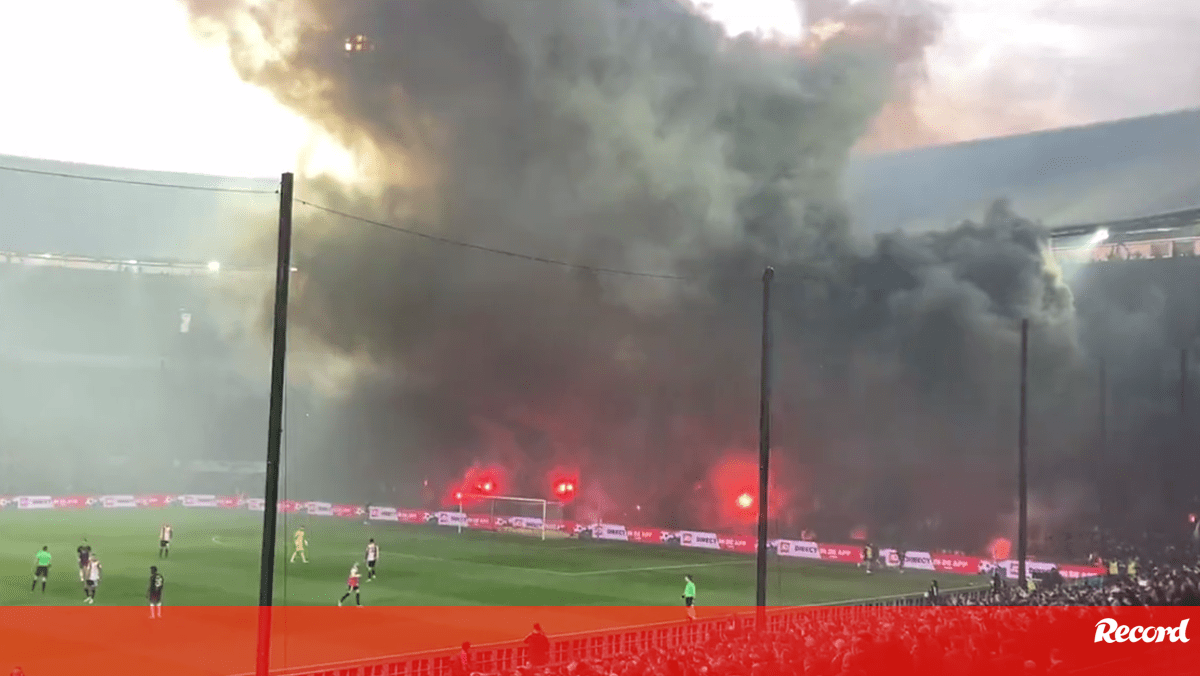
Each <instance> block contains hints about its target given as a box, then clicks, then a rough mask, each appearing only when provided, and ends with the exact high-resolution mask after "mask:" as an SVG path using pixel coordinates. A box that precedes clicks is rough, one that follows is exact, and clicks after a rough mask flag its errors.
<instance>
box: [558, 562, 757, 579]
mask: <svg viewBox="0 0 1200 676" xmlns="http://www.w3.org/2000/svg"><path fill="white" fill-rule="evenodd" d="M749 563H754V561H753V560H750V561H716V562H713V563H686V564H679V565H674V566H646V567H644V568H611V569H607V570H585V571H582V572H578V573H562V572H558V571H554V572H555V573H557V574H558V575H566V576H567V577H579V576H581V575H611V574H615V573H649V572H652V571H655V570H681V569H684V568H714V567H716V566H744V565H746V564H749Z"/></svg>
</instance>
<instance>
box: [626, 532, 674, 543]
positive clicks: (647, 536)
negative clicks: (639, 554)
mask: <svg viewBox="0 0 1200 676" xmlns="http://www.w3.org/2000/svg"><path fill="white" fill-rule="evenodd" d="M666 532H667V531H664V530H663V529H661V528H626V529H625V539H626V540H628V541H629V542H639V543H641V544H645V545H661V544H662V543H663V535H664V534H665V533H666Z"/></svg>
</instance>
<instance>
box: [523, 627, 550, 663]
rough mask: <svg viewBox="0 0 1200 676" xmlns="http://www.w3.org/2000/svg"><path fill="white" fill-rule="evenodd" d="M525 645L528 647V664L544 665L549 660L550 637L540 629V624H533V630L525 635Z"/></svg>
mask: <svg viewBox="0 0 1200 676" xmlns="http://www.w3.org/2000/svg"><path fill="white" fill-rule="evenodd" d="M525 645H526V646H527V647H528V649H529V665H530V666H533V667H544V666H546V663H547V662H549V661H550V638H549V637H547V636H546V632H544V631H542V625H540V624H535V625H533V631H531V632H530V633H529V635H528V636H526V637H525Z"/></svg>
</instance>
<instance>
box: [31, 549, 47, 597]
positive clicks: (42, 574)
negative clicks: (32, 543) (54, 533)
mask: <svg viewBox="0 0 1200 676" xmlns="http://www.w3.org/2000/svg"><path fill="white" fill-rule="evenodd" d="M47 577H50V547H49V546H45V547H42V550H41V551H40V552H38V553H37V569H36V570H34V571H33V586H32V587H30V588H29V591H31V592H32V591H37V583H38V580H41V581H42V593H43V594H45V593H46V578H47Z"/></svg>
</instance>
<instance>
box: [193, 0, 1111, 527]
mask: <svg viewBox="0 0 1200 676" xmlns="http://www.w3.org/2000/svg"><path fill="white" fill-rule="evenodd" d="M187 4H188V6H189V8H190V10H191V13H192V16H193V20H194V25H195V27H196V29H197V30H198V31H199V32H201V33H203V34H205V35H207V36H208V37H215V38H217V39H222V40H225V41H226V42H227V43H228V44H229V46H230V50H231V58H232V60H233V62H234V63H235V64H236V65H237V67H238V69H239V72H240V73H241V74H242V76H243V77H244V78H245V79H246V80H247V81H249V82H252V83H255V84H258V85H260V86H262V87H264V88H266V89H268V90H269V91H271V92H273V93H274V94H275V95H276V96H277V97H278V98H279V99H280V100H281V101H283V102H284V103H286V104H287V105H289V106H290V107H292V108H293V109H295V110H296V111H298V112H299V113H301V114H302V115H304V116H305V117H307V118H308V119H310V120H311V121H313V122H314V123H316V124H318V125H319V126H320V127H321V128H323V129H324V130H326V131H327V132H329V133H331V134H333V135H335V136H336V137H337V138H339V139H340V140H341V141H343V142H345V143H346V144H347V145H349V146H350V147H352V148H354V149H355V150H356V151H357V152H358V156H359V158H360V161H361V163H362V164H361V166H362V172H363V174H364V176H365V179H366V180H365V182H364V183H363V184H361V185H359V186H357V187H348V186H340V185H337V184H335V183H333V182H331V181H328V180H322V179H312V180H306V181H302V182H301V184H300V187H299V196H300V197H301V198H303V199H306V200H310V201H312V202H316V203H321V204H323V205H325V206H328V207H332V208H334V209H339V210H345V211H348V212H353V213H356V214H361V215H363V216H367V217H372V218H377V219H380V220H382V221H386V222H388V223H393V224H397V225H400V226H403V227H405V228H410V229H413V230H417V231H420V232H425V233H430V234H436V235H437V236H440V237H449V238H453V239H457V240H462V241H466V242H471V243H474V244H476V245H480V246H488V247H496V248H500V249H506V250H513V251H520V252H526V253H530V254H535V255H538V256H543V257H548V258H553V259H558V260H563V261H567V262H570V263H573V264H578V265H585V266H593V267H600V268H615V269H625V270H634V271H653V272H655V273H661V274H665V275H668V276H679V277H681V278H684V279H659V278H646V277H637V276H625V275H613V274H598V273H594V272H586V271H583V272H581V271H578V270H569V269H563V268H558V267H555V266H550V265H545V264H540V263H534V262H529V261H525V260H517V259H512V258H507V257H504V256H499V255H494V254H487V253H484V252H480V251H475V250H469V249H462V248H456V247H450V246H445V245H441V244H435V243H431V242H428V241H424V240H422V239H419V238H415V237H412V236H408V235H403V234H400V233H395V232H387V231H385V230H382V229H380V228H376V227H373V226H369V225H364V224H361V223H354V222H350V221H347V220H345V219H341V218H339V217H336V216H331V215H329V214H327V213H324V212H321V211H319V210H316V209H313V208H311V207H305V206H303V205H299V206H297V214H298V222H299V230H298V233H297V242H296V248H297V253H296V256H297V265H298V267H299V268H300V269H301V270H302V273H301V275H302V279H301V280H300V283H299V284H298V285H297V290H296V296H295V305H294V310H293V319H294V322H295V323H294V327H295V328H296V329H297V337H298V338H297V339H298V340H299V341H300V344H301V345H302V346H304V349H308V350H310V351H313V352H315V354H316V355H317V358H316V359H306V360H305V361H304V362H302V367H303V370H304V371H305V372H306V373H307V375H310V376H311V375H314V369H312V368H310V367H311V366H312V365H313V364H314V363H316V364H318V365H321V364H322V363H334V362H336V363H338V364H344V363H347V362H349V363H352V364H353V365H354V366H355V367H356V370H355V372H354V375H355V377H354V379H353V386H352V388H351V390H350V392H349V393H348V394H347V396H346V397H345V399H344V401H343V402H342V404H341V405H340V406H341V409H340V410H341V414H340V416H339V418H338V421H337V423H336V424H335V425H334V426H333V428H332V429H330V430H321V435H320V438H316V432H315V431H314V432H313V433H312V434H311V435H309V436H312V437H313V438H310V439H309V440H308V441H307V442H304V441H297V442H295V443H297V444H305V443H306V444H307V445H308V446H310V448H311V449H312V450H311V452H313V453H314V454H315V455H319V456H324V457H326V458H331V457H332V458H333V459H332V460H326V462H325V464H320V462H319V461H318V460H316V459H311V460H310V462H312V463H314V464H312V465H310V466H309V468H308V469H295V470H293V477H295V476H296V475H297V473H300V474H303V473H304V472H306V471H307V472H311V475H312V476H313V477H317V476H319V477H320V478H319V479H317V478H313V479H310V480H311V481H314V482H315V481H321V480H323V481H334V480H342V481H348V482H353V481H355V476H361V475H362V473H363V472H374V474H375V475H376V476H378V475H386V476H387V477H389V478H392V477H394V478H395V480H394V481H392V482H391V483H393V484H394V485H398V486H400V487H401V489H400V494H399V495H396V496H387V497H382V498H381V497H378V496H366V497H371V498H373V499H392V498H395V499H399V500H410V499H412V498H413V497H414V496H415V494H417V493H419V492H420V491H419V488H414V487H417V486H419V483H420V482H419V479H421V478H423V477H429V478H430V480H431V482H432V483H433V484H434V485H435V486H442V485H445V484H446V482H448V481H449V480H450V479H451V478H452V477H453V476H456V475H458V474H459V473H460V472H461V471H462V469H463V468H464V467H466V466H467V465H469V464H471V463H474V462H498V463H500V464H502V465H504V466H505V468H506V469H507V470H508V475H509V478H510V486H508V487H506V488H508V490H509V491H510V492H515V493H523V494H534V495H540V494H542V493H543V492H544V490H545V485H546V473H547V472H550V471H551V469H552V468H554V467H556V466H562V467H573V468H577V469H580V470H581V471H582V472H583V477H584V479H583V482H584V485H585V486H586V485H588V482H591V484H592V485H594V486H596V487H597V488H601V487H602V488H603V489H604V492H605V494H606V495H607V496H617V499H615V500H614V501H613V502H615V503H618V504H621V505H623V509H628V508H629V505H630V504H634V503H637V504H641V505H643V506H645V507H646V509H645V510H644V515H645V518H646V519H647V520H651V521H655V522H659V523H664V522H667V523H677V524H680V525H700V524H702V523H703V524H705V525H712V524H714V522H715V521H718V520H720V519H722V518H723V517H722V515H721V513H720V512H721V510H719V509H715V508H713V506H712V505H713V504H714V497H713V496H711V495H708V494H707V493H706V492H705V490H704V481H705V479H706V477H707V473H708V471H709V469H710V468H711V467H712V466H713V464H714V462H715V461H716V460H717V459H718V458H719V457H722V456H726V455H728V454H729V453H731V452H735V451H742V450H747V449H750V448H752V447H753V443H754V431H755V416H756V407H757V391H756V387H757V358H758V351H757V336H756V331H757V328H756V327H757V322H758V319H757V313H758V302H759V300H758V287H757V278H758V275H759V274H760V273H761V270H762V266H763V265H764V264H766V263H771V264H774V265H775V266H777V268H778V270H779V274H778V280H779V294H778V295H779V299H778V303H779V305H780V309H779V317H780V318H779V327H778V332H779V337H780V338H779V342H780V345H779V349H780V362H781V363H780V364H779V367H778V385H777V387H778V392H779V402H778V409H777V410H778V420H779V428H780V429H779V432H778V434H779V436H778V438H779V440H780V441H779V447H780V449H781V450H780V455H781V466H782V467H783V468H784V469H782V470H781V471H783V472H788V473H791V475H792V476H793V478H794V479H795V481H793V482H792V483H793V484H794V485H805V486H814V488H813V489H812V491H805V492H804V493H803V494H800V492H799V491H796V492H794V494H793V495H791V496H790V497H791V504H790V507H789V514H790V515H791V517H794V518H795V519H800V518H801V517H805V515H809V516H808V517H807V518H818V516H815V515H811V514H810V512H813V511H814V510H815V511H816V512H817V515H823V516H821V518H825V519H826V521H825V523H829V524H835V523H843V522H844V523H846V524H849V525H854V524H855V520H862V521H866V520H871V521H872V522H873V523H883V522H892V523H907V522H910V521H912V520H914V519H924V518H926V515H931V514H945V515H946V518H949V517H950V515H951V514H956V515H957V516H958V518H959V520H960V525H962V526H964V527H965V528H966V530H968V531H970V536H971V537H974V538H980V537H983V536H984V535H985V534H986V533H988V529H989V528H991V527H992V525H993V524H994V522H995V519H996V517H997V515H998V514H999V510H1003V509H1007V507H1008V501H1007V498H1006V497H1005V496H1007V495H1010V494H1011V493H1010V492H1009V487H1008V484H1007V482H1006V479H1005V478H1003V477H1007V476H1008V475H1009V474H1010V472H1009V469H1008V467H1009V465H1010V463H1009V460H1008V457H1009V454H1010V452H1011V447H1012V443H1013V441H1012V435H1010V434H1009V430H1010V429H1012V426H1013V423H1014V416H1015V414H1014V408H1015V392H1016V380H1015V373H1016V372H1015V364H1016V346H1017V327H1018V326H1019V321H1020V319H1021V318H1022V317H1029V318H1030V319H1031V320H1032V322H1033V326H1034V331H1035V333H1036V335H1037V339H1036V340H1037V348H1036V350H1035V353H1034V362H1035V372H1036V374H1037V377H1036V381H1037V385H1038V388H1039V391H1040V392H1041V393H1042V395H1041V397H1042V398H1041V399H1040V400H1039V401H1038V402H1037V406H1038V409H1039V411H1041V412H1043V418H1042V419H1043V420H1045V421H1047V424H1045V425H1042V426H1040V427H1039V428H1038V429H1039V430H1041V429H1042V428H1046V430H1047V431H1046V432H1045V433H1044V434H1043V435H1042V436H1041V437H1040V439H1041V441H1042V442H1043V443H1045V444H1046V445H1047V446H1048V447H1049V448H1048V450H1047V453H1049V454H1051V455H1053V456H1054V457H1061V456H1062V455H1063V454H1066V453H1067V451H1066V450H1065V449H1067V448H1068V447H1070V446H1072V445H1074V446H1077V445H1078V444H1077V442H1078V441H1079V440H1080V438H1081V435H1082V433H1081V431H1080V430H1081V427H1082V426H1083V423H1082V422H1080V419H1081V418H1082V416H1083V414H1082V413H1081V412H1080V411H1082V410H1083V409H1084V408H1085V407H1086V406H1089V404H1087V403H1086V402H1083V401H1081V400H1078V397H1073V395H1074V394H1077V393H1078V392H1080V391H1081V388H1085V387H1086V384H1087V376H1085V375H1081V374H1082V373H1083V372H1084V371H1083V370H1082V368H1081V364H1082V356H1081V354H1080V353H1079V348H1078V345H1077V343H1076V340H1075V336H1076V326H1075V313H1074V308H1073V302H1072V297H1071V294H1070V292H1069V291H1068V289H1067V288H1066V286H1065V285H1064V284H1063V282H1062V279H1061V277H1060V276H1059V274H1058V273H1057V271H1056V270H1055V268H1054V267H1053V266H1051V265H1049V264H1048V263H1047V258H1046V257H1045V255H1044V244H1045V243H1044V240H1043V233H1042V232H1041V229H1040V228H1039V227H1038V226H1037V225H1036V224H1033V223H1030V222H1027V221H1025V220H1022V219H1021V218H1019V217H1018V216H1016V215H1014V214H1012V213H1011V212H1010V211H1009V210H1008V209H1007V208H1006V207H1005V206H1004V205H1003V204H998V205H997V206H996V207H995V208H994V209H993V210H992V212H990V213H989V214H988V216H987V218H986V219H984V221H983V222H982V223H980V224H965V225H963V226H962V227H961V228H958V229H957V230H955V231H953V232H947V233H939V234H929V235H922V236H901V235H896V236H890V237H886V238H884V239H882V240H881V241H879V242H877V243H871V244H864V243H861V242H858V241H856V239H855V238H854V236H853V234H852V228H851V225H850V223H849V220H848V218H847V216H846V210H845V208H844V205H843V204H842V202H841V197H840V186H839V181H840V176H841V174H842V170H843V167H844V164H845V161H846V157H847V155H848V153H849V151H850V148H851V147H852V146H853V145H854V144H855V143H856V141H857V140H858V139H859V137H860V136H861V135H862V134H863V132H864V130H865V129H866V128H867V127H868V125H869V124H870V122H871V120H872V119H873V118H874V117H875V115H876V114H877V113H878V111H879V110H880V108H881V106H883V104H884V102H885V101H886V100H887V99H888V97H889V87H890V86H891V84H892V83H893V82H894V81H895V76H896V70H895V69H896V67H897V65H898V57H897V54H896V52H895V51H894V50H892V49H891V48H890V47H889V46H888V45H882V44H879V43H877V42H872V41H869V40H862V39H856V38H853V37H843V38H842V39H837V40H834V41H832V42H830V43H829V44H827V45H825V46H824V48H823V49H822V50H821V51H820V52H819V53H818V54H816V55H813V56H810V57H802V56H801V55H799V54H797V53H794V52H792V51H789V50H787V49H783V48H779V47H774V46H768V45H762V44H759V43H756V42H754V41H751V40H738V41H730V40H728V39H726V38H725V37H723V35H722V33H721V31H720V30H719V28H718V27H717V26H715V25H713V24H711V23H710V22H708V21H707V20H705V19H703V18H701V17H699V16H697V15H695V14H691V13H689V12H687V11H685V10H684V9H683V8H682V7H681V6H680V5H678V4H676V3H675V2H674V1H673V0H638V1H636V2H634V1H621V0H556V1H555V2H551V3H542V2H528V1H527V0H463V1H461V2H446V1H444V0H412V1H408V2H348V1H346V0H328V1H318V0H303V1H301V2H286V3H285V2H267V3H260V2H255V3H251V2H248V1H241V0H222V1H217V0H194V1H190V2H188V3H187ZM297 18H298V19H299V20H298V21H297ZM360 34H361V35H364V36H366V37H367V38H368V39H369V41H370V43H369V44H370V45H371V46H372V47H373V49H370V50H364V51H361V52H359V51H354V52H349V53H348V52H347V50H346V48H345V44H346V39H347V38H348V37H352V36H356V35H360ZM900 60H902V59H900ZM1087 410H1089V411H1090V410H1092V409H1090V408H1088V409H1087ZM1044 412H1051V413H1044ZM1051 423H1052V424H1051ZM302 436H304V435H298V437H302ZM318 467H320V471H318ZM329 467H333V468H338V469H341V470H344V472H343V473H342V474H341V475H340V476H339V475H337V473H336V472H333V473H330V472H327V468H329ZM930 472H945V475H946V476H947V478H948V479H949V483H951V484H958V483H969V485H970V486H971V487H972V489H973V490H970V491H968V493H969V494H970V495H972V496H973V498H972V499H973V501H974V502H973V504H971V505H969V506H967V507H964V506H961V505H958V504H957V502H956V500H959V499H960V498H955V497H954V495H955V489H954V488H947V486H946V485H944V484H943V485H937V484H936V483H935V484H934V485H932V486H930V487H928V488H929V489H928V490H917V489H916V486H917V482H919V481H920V479H921V477H923V476H928V474H929V473H930ZM972 472H974V474H972ZM881 482H882V483H883V484H891V485H893V486H894V485H897V484H898V485H900V486H901V487H903V488H905V489H908V490H902V491H900V492H898V493H894V494H891V495H890V497H888V499H887V500H886V501H884V502H883V503H880V502H879V501H878V500H877V499H876V498H877V497H878V496H877V491H875V490H874V487H875V486H878V485H880V483H881ZM383 483H388V481H384V482H383ZM697 486H700V489H699V490H698V489H697ZM962 492H963V491H961V490H959V493H960V494H961V493H962ZM914 495H922V496H926V497H925V498H916V497H913V496H914ZM930 496H932V497H930ZM434 497H436V496H434ZM722 499H724V497H722ZM880 504H883V505H884V506H885V508H879V507H878V506H879V505H880ZM872 505H875V507H872ZM872 509H874V510H875V513H872ZM839 520H840V521H839ZM796 523H799V521H796ZM831 527H832V526H831ZM839 527H840V526H839ZM831 537H841V535H840V534H832V535H831Z"/></svg>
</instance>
